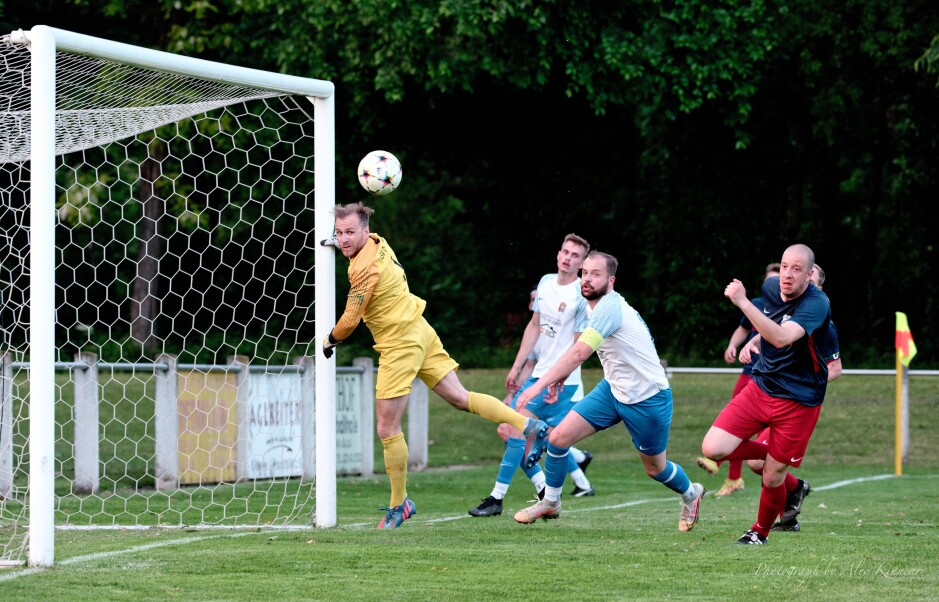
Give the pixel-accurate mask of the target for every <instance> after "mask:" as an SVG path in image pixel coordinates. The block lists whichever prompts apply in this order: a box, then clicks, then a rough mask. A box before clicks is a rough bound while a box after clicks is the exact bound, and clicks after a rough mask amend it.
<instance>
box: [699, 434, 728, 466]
mask: <svg viewBox="0 0 939 602" xmlns="http://www.w3.org/2000/svg"><path fill="white" fill-rule="evenodd" d="M701 454H702V455H703V456H704V457H705V458H710V459H712V460H714V461H715V462H716V461H718V460H723V459H724V456H725V455H727V454H726V453H724V451H723V450H721V449H720V447H719V446H717V445H715V443H714V442H713V441H711V440H709V439H708V438H707V437H705V438H704V441H702V442H701Z"/></svg>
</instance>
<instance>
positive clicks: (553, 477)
mask: <svg viewBox="0 0 939 602" xmlns="http://www.w3.org/2000/svg"><path fill="white" fill-rule="evenodd" d="M568 455H569V454H568V448H566V447H555V446H554V445H553V444H552V443H551V442H550V441H549V442H548V453H547V454H545V461H544V471H545V482H546V483H547V484H548V487H560V486H561V485H563V484H564V478H565V477H566V476H567V458H568Z"/></svg>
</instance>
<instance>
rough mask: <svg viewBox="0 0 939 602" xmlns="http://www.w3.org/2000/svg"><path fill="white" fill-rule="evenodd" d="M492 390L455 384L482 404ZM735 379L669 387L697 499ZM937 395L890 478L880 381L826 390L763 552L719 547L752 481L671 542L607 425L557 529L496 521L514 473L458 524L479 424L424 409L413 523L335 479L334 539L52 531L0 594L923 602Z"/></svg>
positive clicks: (511, 502)
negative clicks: (426, 463) (587, 484)
mask: <svg viewBox="0 0 939 602" xmlns="http://www.w3.org/2000/svg"><path fill="white" fill-rule="evenodd" d="M502 377H503V374H502V373H501V372H498V371H466V372H465V373H464V374H463V380H464V382H465V383H466V384H467V385H468V386H469V387H470V388H475V389H478V390H484V391H489V392H494V393H495V392H497V391H498V389H499V388H500V385H501V380H502ZM586 378H587V381H588V384H590V383H592V382H595V381H596V379H597V378H598V375H597V373H596V372H595V371H591V372H590V373H589V374H587V375H586ZM734 380H735V377H734V376H732V375H717V376H703V375H685V374H681V375H676V376H675V377H674V379H673V381H672V382H673V387H674V392H675V415H674V420H673V424H672V432H671V439H670V447H669V456H670V458H671V459H672V460H675V461H677V462H679V463H681V464H682V465H683V466H684V467H685V469H686V470H687V471H688V472H689V474H690V475H691V476H692V478H694V479H697V480H700V481H701V482H703V483H704V484H705V485H706V486H707V487H709V488H710V489H712V490H714V489H716V488H717V487H718V486H719V485H720V483H721V480H722V479H723V477H724V473H723V472H722V474H721V475H720V476H719V477H708V476H706V475H705V474H704V473H703V471H701V470H700V469H699V468H698V467H697V466H696V465H695V463H694V457H695V456H696V455H697V453H698V451H699V446H700V442H701V438H702V437H703V435H704V433H705V431H706V430H707V428H708V426H709V425H710V423H711V421H712V420H713V418H714V416H715V415H716V413H717V411H718V410H719V409H720V408H721V407H722V406H723V404H724V403H725V401H726V397H727V395H728V393H729V391H730V390H731V389H732V387H733V383H734ZM937 389H939V379H936V378H929V377H920V378H913V379H911V392H910V399H911V412H910V414H911V416H910V433H911V447H910V454H909V464H908V465H907V466H906V467H905V469H904V476H903V477H902V478H895V477H892V476H889V475H892V473H893V411H894V410H893V379H892V378H891V377H869V376H854V375H846V376H844V377H842V378H841V379H840V380H839V381H837V382H835V383H833V384H832V386H831V388H830V389H829V395H828V399H827V400H826V402H825V407H824V409H823V411H822V415H821V419H820V421H819V425H818V427H817V429H816V432H815V435H814V437H813V440H812V444H811V445H810V447H809V453H808V457H807V459H806V461H805V463H804V464H803V466H802V468H801V469H799V471H798V472H797V474H798V475H799V476H800V477H802V478H804V479H806V480H808V481H809V482H811V484H812V487H813V492H812V494H811V495H810V496H809V497H808V498H807V499H806V502H805V505H804V509H803V513H802V516H801V517H800V520H801V522H802V527H803V529H802V531H801V532H800V533H778V534H773V535H772V536H771V537H770V540H769V545H767V546H762V547H750V546H735V545H733V544H732V542H733V541H734V540H735V539H736V538H737V537H739V536H740V534H742V533H743V532H744V531H745V530H746V529H747V528H748V527H749V526H750V524H751V523H752V522H753V521H754V520H755V517H756V508H757V502H758V495H759V480H758V478H757V477H756V476H755V475H752V474H750V473H746V474H745V475H744V478H745V479H746V482H747V488H746V489H745V490H744V491H742V492H740V493H737V494H735V495H733V496H731V497H730V498H723V499H715V498H713V497H710V496H709V497H707V498H706V499H705V501H704V502H703V505H702V518H701V522H700V523H699V525H698V527H697V528H696V529H695V530H694V531H692V532H691V533H679V532H678V530H677V520H678V509H679V506H678V500H677V496H675V495H674V494H672V493H671V492H670V491H668V490H667V489H665V488H664V487H662V486H661V485H659V484H657V483H655V482H654V481H652V480H651V479H649V478H648V477H646V476H645V474H644V472H643V469H642V466H641V464H640V462H639V460H638V458H637V457H636V452H635V451H634V449H633V448H632V445H631V443H630V442H629V438H628V435H627V434H626V432H625V430H624V429H622V428H621V427H618V428H614V429H611V430H609V431H605V432H602V433H599V434H597V435H595V436H594V437H592V438H589V439H587V440H586V441H584V442H583V444H582V445H581V447H582V448H583V449H588V450H590V451H591V452H593V453H594V457H595V459H594V461H593V463H592V464H591V466H590V470H589V476H590V478H591V481H592V483H593V485H594V487H595V488H596V489H597V496H596V497H592V498H571V499H565V500H564V505H563V510H562V515H561V518H560V519H559V520H557V521H549V522H544V521H542V522H540V523H538V524H535V525H529V526H523V525H519V524H516V523H515V522H514V521H513V520H512V514H513V513H514V512H515V511H516V510H518V509H520V508H522V507H524V506H526V505H528V500H529V499H530V498H531V497H532V493H533V491H532V488H531V485H530V484H529V483H528V482H527V479H525V478H524V476H522V475H521V474H519V476H517V477H516V480H515V481H514V482H513V485H512V489H510V491H509V495H508V497H507V498H506V501H505V513H504V514H503V515H502V516H500V517H493V518H471V517H469V516H468V515H467V514H466V511H467V509H469V508H470V507H472V506H475V505H476V504H477V503H478V501H479V499H480V498H482V497H485V496H486V495H488V493H489V491H490V489H491V488H492V483H493V480H494V478H495V472H496V469H497V463H498V460H499V458H500V457H501V449H500V445H499V442H498V440H497V439H496V435H495V427H494V425H492V424H490V423H488V422H486V421H484V420H481V419H480V418H479V417H476V416H470V415H467V414H462V413H459V412H455V411H453V410H452V409H450V408H449V407H448V406H446V404H444V403H443V402H441V401H440V400H439V399H436V398H435V399H433V400H432V402H431V421H430V424H431V433H430V436H431V440H432V444H431V448H430V464H431V466H430V468H429V469H428V470H426V471H423V472H421V473H415V472H412V473H411V475H410V480H409V487H408V489H409V495H410V496H411V498H412V499H414V500H415V502H416V503H417V511H418V513H417V515H416V516H414V517H413V518H412V519H410V520H409V521H407V522H406V523H405V524H404V525H403V526H402V527H401V528H400V529H397V530H395V531H390V532H384V531H377V530H376V529H375V528H374V527H375V525H376V524H377V522H378V520H379V518H380V517H381V512H379V511H378V510H377V508H378V507H380V506H384V505H386V504H387V502H388V499H387V498H388V486H387V479H386V477H385V476H384V474H379V475H376V476H374V477H368V478H361V477H358V478H347V479H342V480H340V481H339V485H338V516H339V522H340V525H339V527H338V528H335V529H325V530H317V529H312V528H310V529H308V530H291V531H288V530H272V529H250V530H235V529H215V530H213V529H201V530H192V529H147V530H140V531H135V530H124V531H120V530H118V531H91V532H89V531H59V532H57V534H56V566H55V568H53V569H46V570H34V569H27V568H12V569H4V570H0V600H2V601H7V600H52V599H64V598H67V599H69V600H157V599H159V600H164V599H179V600H247V599H250V600H275V599H281V600H336V599H342V600H413V599H418V600H436V599H441V598H447V599H450V600H488V599H505V600H532V599H538V598H545V599H557V600H659V599H697V600H702V599H704V600H752V599H773V600H802V599H806V598H812V599H824V600H875V599H877V600H884V599H888V598H893V599H897V600H908V599H937V598H939V594H937V592H939V558H937V554H936V551H937V550H939V537H937V535H939V532H937V527H936V519H935V514H936V512H937V511H939V475H937V472H936V468H935V467H936V466H937V465H939V412H937V410H939V390H937ZM377 466H379V467H380V466H381V458H380V457H379V458H378V459H377ZM571 487H572V486H571V485H570V483H567V484H566V485H565V490H569V489H570V488H571Z"/></svg>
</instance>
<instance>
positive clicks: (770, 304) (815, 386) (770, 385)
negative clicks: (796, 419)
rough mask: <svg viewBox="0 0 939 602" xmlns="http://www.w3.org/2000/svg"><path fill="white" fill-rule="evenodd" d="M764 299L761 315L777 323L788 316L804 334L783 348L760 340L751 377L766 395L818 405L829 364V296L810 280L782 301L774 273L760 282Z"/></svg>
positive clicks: (826, 380)
mask: <svg viewBox="0 0 939 602" xmlns="http://www.w3.org/2000/svg"><path fill="white" fill-rule="evenodd" d="M763 301H764V304H765V305H764V307H763V315H765V316H766V317H768V318H769V319H771V320H772V321H773V322H776V323H777V324H785V323H786V322H789V321H790V320H791V321H792V322H795V323H796V324H798V325H799V326H801V327H802V328H803V330H805V333H806V334H805V336H803V337H802V338H801V339H799V340H797V341H795V342H794V343H792V344H791V345H787V346H786V347H783V348H782V349H777V348H776V347H774V346H773V345H770V344H769V343H767V342H766V341H765V340H762V341H760V355H759V358H758V359H757V361H756V365H754V366H753V372H752V374H751V377H752V378H753V380H754V381H755V382H756V384H757V386H758V387H760V388H761V389H762V390H763V391H764V392H765V393H766V394H767V395H770V396H772V397H779V398H782V399H791V400H793V401H797V402H799V403H801V404H803V405H807V406H817V405H819V404H820V403H822V401H824V399H825V389H826V387H827V385H828V364H827V363H826V361H825V359H824V354H825V349H824V347H827V346H828V339H829V337H828V325H829V324H830V323H831V305H830V304H829V302H828V297H827V296H826V295H825V293H823V292H822V291H820V290H819V289H818V288H817V287H816V286H815V285H814V284H809V286H808V288H807V289H805V292H803V293H802V294H801V295H799V296H798V297H797V298H795V299H793V300H791V301H783V299H782V296H781V295H780V289H779V277H778V276H774V277H772V278H769V279H767V280H766V281H765V282H764V283H763Z"/></svg>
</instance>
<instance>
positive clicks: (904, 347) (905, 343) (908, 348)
mask: <svg viewBox="0 0 939 602" xmlns="http://www.w3.org/2000/svg"><path fill="white" fill-rule="evenodd" d="M896 348H897V358H898V359H899V360H900V363H901V364H903V365H904V366H907V367H909V365H910V360H912V359H913V356H914V355H916V343H914V342H913V333H911V332H910V325H909V323H907V321H906V314H905V313H903V312H902V311H898V312H897V336H896Z"/></svg>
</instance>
